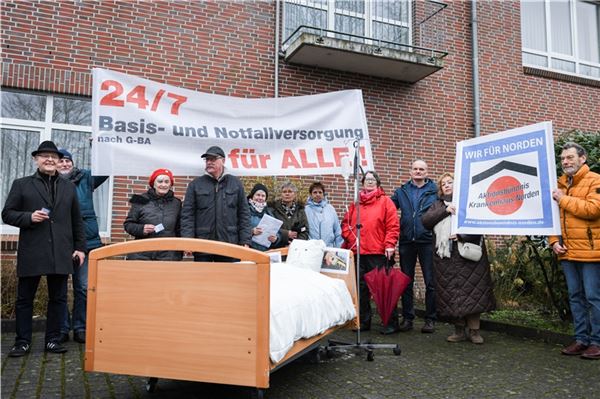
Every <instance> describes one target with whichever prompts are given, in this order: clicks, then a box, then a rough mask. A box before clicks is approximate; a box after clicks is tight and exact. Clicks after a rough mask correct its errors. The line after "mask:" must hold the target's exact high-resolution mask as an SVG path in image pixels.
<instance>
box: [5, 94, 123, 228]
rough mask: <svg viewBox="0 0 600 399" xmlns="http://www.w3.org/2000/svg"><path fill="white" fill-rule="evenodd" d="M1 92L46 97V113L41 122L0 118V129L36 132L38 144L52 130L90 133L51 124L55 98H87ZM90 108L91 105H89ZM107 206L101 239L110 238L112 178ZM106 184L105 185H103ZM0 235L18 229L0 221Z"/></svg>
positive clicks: (82, 127) (89, 128) (82, 128)
mask: <svg viewBox="0 0 600 399" xmlns="http://www.w3.org/2000/svg"><path fill="white" fill-rule="evenodd" d="M2 91H3V92H11V93H23V94H34V95H43V96H45V97H46V112H45V116H44V120H43V121H33V120H27V119H16V118H5V117H1V118H0V129H12V130H23V131H37V132H39V133H40V143H41V142H43V141H45V140H51V139H52V130H53V129H56V130H69V131H76V132H85V133H90V134H91V133H92V126H91V125H90V126H86V125H72V124H68V123H58V122H53V121H52V117H53V113H54V99H55V98H56V97H61V98H73V99H82V98H86V99H89V97H79V96H70V95H68V94H65V95H62V94H58V93H44V92H35V91H34V92H30V91H26V90H18V89H4V88H3V89H2ZM90 107H91V104H90ZM0 134H1V133H0ZM107 182H108V188H107V189H108V198H107V201H108V204H107V208H106V214H107V218H106V226H100V225H99V226H98V227H99V232H100V237H101V238H110V233H111V226H112V217H111V215H112V206H113V205H112V202H113V187H114V177H113V176H110V177H109V178H108V181H107ZM105 184H106V183H105ZM0 234H11V235H16V234H19V228H18V227H15V226H11V225H8V224H5V223H4V222H2V221H1V220H0Z"/></svg>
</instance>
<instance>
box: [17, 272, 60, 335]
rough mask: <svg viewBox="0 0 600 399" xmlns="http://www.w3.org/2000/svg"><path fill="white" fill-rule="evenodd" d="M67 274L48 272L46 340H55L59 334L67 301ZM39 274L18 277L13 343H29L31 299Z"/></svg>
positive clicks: (31, 314)
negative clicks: (15, 328) (15, 327)
mask: <svg viewBox="0 0 600 399" xmlns="http://www.w3.org/2000/svg"><path fill="white" fill-rule="evenodd" d="M68 277H69V276H68V275H67V274H49V275H48V276H46V279H47V281H48V308H47V310H46V342H51V341H55V340H56V339H58V336H59V334H60V327H61V324H62V317H63V307H64V306H66V303H67V279H68ZM40 278H41V276H33V277H19V283H18V286H17V301H16V302H15V311H16V317H17V337H16V339H15V343H28V344H30V343H31V332H32V317H33V299H34V298H35V293H36V292H37V289H38V285H39V283H40Z"/></svg>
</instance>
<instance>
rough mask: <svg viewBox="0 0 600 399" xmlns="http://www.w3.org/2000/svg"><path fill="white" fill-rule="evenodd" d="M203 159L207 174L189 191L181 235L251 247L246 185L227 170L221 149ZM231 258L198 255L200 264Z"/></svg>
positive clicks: (195, 255) (186, 195)
mask: <svg viewBox="0 0 600 399" xmlns="http://www.w3.org/2000/svg"><path fill="white" fill-rule="evenodd" d="M202 158H204V160H205V161H206V168H205V171H206V173H205V174H204V175H203V176H200V177H197V178H196V179H194V180H193V181H192V182H191V183H190V184H189V185H188V188H187V190H186V192H185V199H184V201H183V208H182V210H181V236H182V237H189V238H202V239H205V240H215V241H222V242H228V243H231V244H238V245H244V246H249V245H250V240H251V238H252V234H251V227H250V210H249V208H248V202H247V199H246V194H245V193H244V186H243V184H242V182H241V181H240V179H239V178H238V177H236V176H233V175H230V174H228V173H227V171H226V170H225V152H224V151H223V149H221V148H220V147H217V146H212V147H210V148H209V149H208V150H207V151H206V152H205V153H204V154H202ZM230 259H231V258H228V257H224V256H218V255H208V254H202V253H194V260H195V261H197V262H199V261H200V262H201V261H212V262H220V261H230Z"/></svg>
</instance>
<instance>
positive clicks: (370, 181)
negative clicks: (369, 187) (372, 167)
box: [365, 177, 377, 183]
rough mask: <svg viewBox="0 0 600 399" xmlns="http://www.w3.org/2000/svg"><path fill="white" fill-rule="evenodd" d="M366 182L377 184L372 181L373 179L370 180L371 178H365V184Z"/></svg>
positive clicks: (374, 180) (375, 180)
mask: <svg viewBox="0 0 600 399" xmlns="http://www.w3.org/2000/svg"><path fill="white" fill-rule="evenodd" d="M366 182H369V183H373V182H377V179H374V178H372V177H367V178H366V179H365V183H366Z"/></svg>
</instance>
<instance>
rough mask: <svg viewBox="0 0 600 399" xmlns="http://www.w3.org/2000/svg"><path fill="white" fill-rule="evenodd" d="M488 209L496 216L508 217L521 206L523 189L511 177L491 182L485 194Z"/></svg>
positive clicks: (519, 183)
mask: <svg viewBox="0 0 600 399" xmlns="http://www.w3.org/2000/svg"><path fill="white" fill-rule="evenodd" d="M485 202H486V204H487V206H488V209H489V210H490V211H492V212H494V213H495V214H497V215H510V214H512V213H515V212H516V211H518V210H519V208H520V207H521V205H523V187H522V185H521V182H519V181H518V180H517V179H515V178H514V177H512V176H503V177H500V178H498V179H496V180H494V181H493V182H492V184H491V185H490V187H488V189H487V192H486V198H485Z"/></svg>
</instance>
